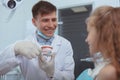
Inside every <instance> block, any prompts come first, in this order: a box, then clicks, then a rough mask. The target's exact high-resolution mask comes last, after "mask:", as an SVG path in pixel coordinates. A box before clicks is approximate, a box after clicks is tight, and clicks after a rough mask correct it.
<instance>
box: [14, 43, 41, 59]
mask: <svg viewBox="0 0 120 80" xmlns="http://www.w3.org/2000/svg"><path fill="white" fill-rule="evenodd" d="M14 50H15V54H16V55H22V56H25V57H26V58H28V59H32V58H35V57H37V56H38V55H39V54H40V52H41V49H40V48H39V47H38V46H37V45H36V44H35V43H33V42H31V41H20V42H17V43H16V44H15V46H14Z"/></svg>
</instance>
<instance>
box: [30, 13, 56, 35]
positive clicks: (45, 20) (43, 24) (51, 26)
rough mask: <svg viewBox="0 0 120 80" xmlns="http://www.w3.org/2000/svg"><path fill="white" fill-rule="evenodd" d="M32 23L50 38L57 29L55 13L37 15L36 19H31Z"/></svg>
mask: <svg viewBox="0 0 120 80" xmlns="http://www.w3.org/2000/svg"><path fill="white" fill-rule="evenodd" d="M32 22H33V24H34V25H35V26H36V27H37V29H38V30H39V31H41V32H42V33H43V34H44V35H45V36H47V37H52V36H53V35H54V32H55V29H56V27H57V18H56V12H52V13H50V14H44V15H38V16H37V19H34V18H33V19H32Z"/></svg>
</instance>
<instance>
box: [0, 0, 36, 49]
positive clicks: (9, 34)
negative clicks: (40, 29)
mask: <svg viewBox="0 0 120 80" xmlns="http://www.w3.org/2000/svg"><path fill="white" fill-rule="evenodd" d="M35 2H37V0H23V3H22V4H21V5H20V6H19V7H17V9H16V11H15V13H14V14H13V13H12V14H13V16H12V17H11V18H10V20H8V19H7V18H8V16H9V15H10V12H11V10H9V9H7V8H5V7H4V6H3V5H2V3H1V2H0V49H2V48H4V47H6V46H7V45H9V44H11V43H13V42H15V41H16V40H19V39H23V38H24V36H25V30H26V23H27V21H28V20H31V8H32V5H33V4H34V3H35Z"/></svg>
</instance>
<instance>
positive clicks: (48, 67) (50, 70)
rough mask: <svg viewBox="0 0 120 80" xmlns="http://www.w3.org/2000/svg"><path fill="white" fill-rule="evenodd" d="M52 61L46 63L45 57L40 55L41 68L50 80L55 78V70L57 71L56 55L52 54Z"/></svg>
mask: <svg viewBox="0 0 120 80" xmlns="http://www.w3.org/2000/svg"><path fill="white" fill-rule="evenodd" d="M50 56H51V59H50V60H49V61H46V60H45V59H44V57H43V56H42V55H41V54H40V55H39V66H40V68H41V69H42V70H44V71H45V72H46V74H47V76H48V77H49V78H53V75H54V70H55V62H54V59H55V54H54V53H52V54H51V55H50Z"/></svg>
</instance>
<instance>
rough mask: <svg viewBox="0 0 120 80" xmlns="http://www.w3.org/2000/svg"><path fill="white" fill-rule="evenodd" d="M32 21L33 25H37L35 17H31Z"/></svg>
mask: <svg viewBox="0 0 120 80" xmlns="http://www.w3.org/2000/svg"><path fill="white" fill-rule="evenodd" d="M32 23H33V25H34V26H35V27H36V26H37V25H36V21H35V19H34V18H32Z"/></svg>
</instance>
